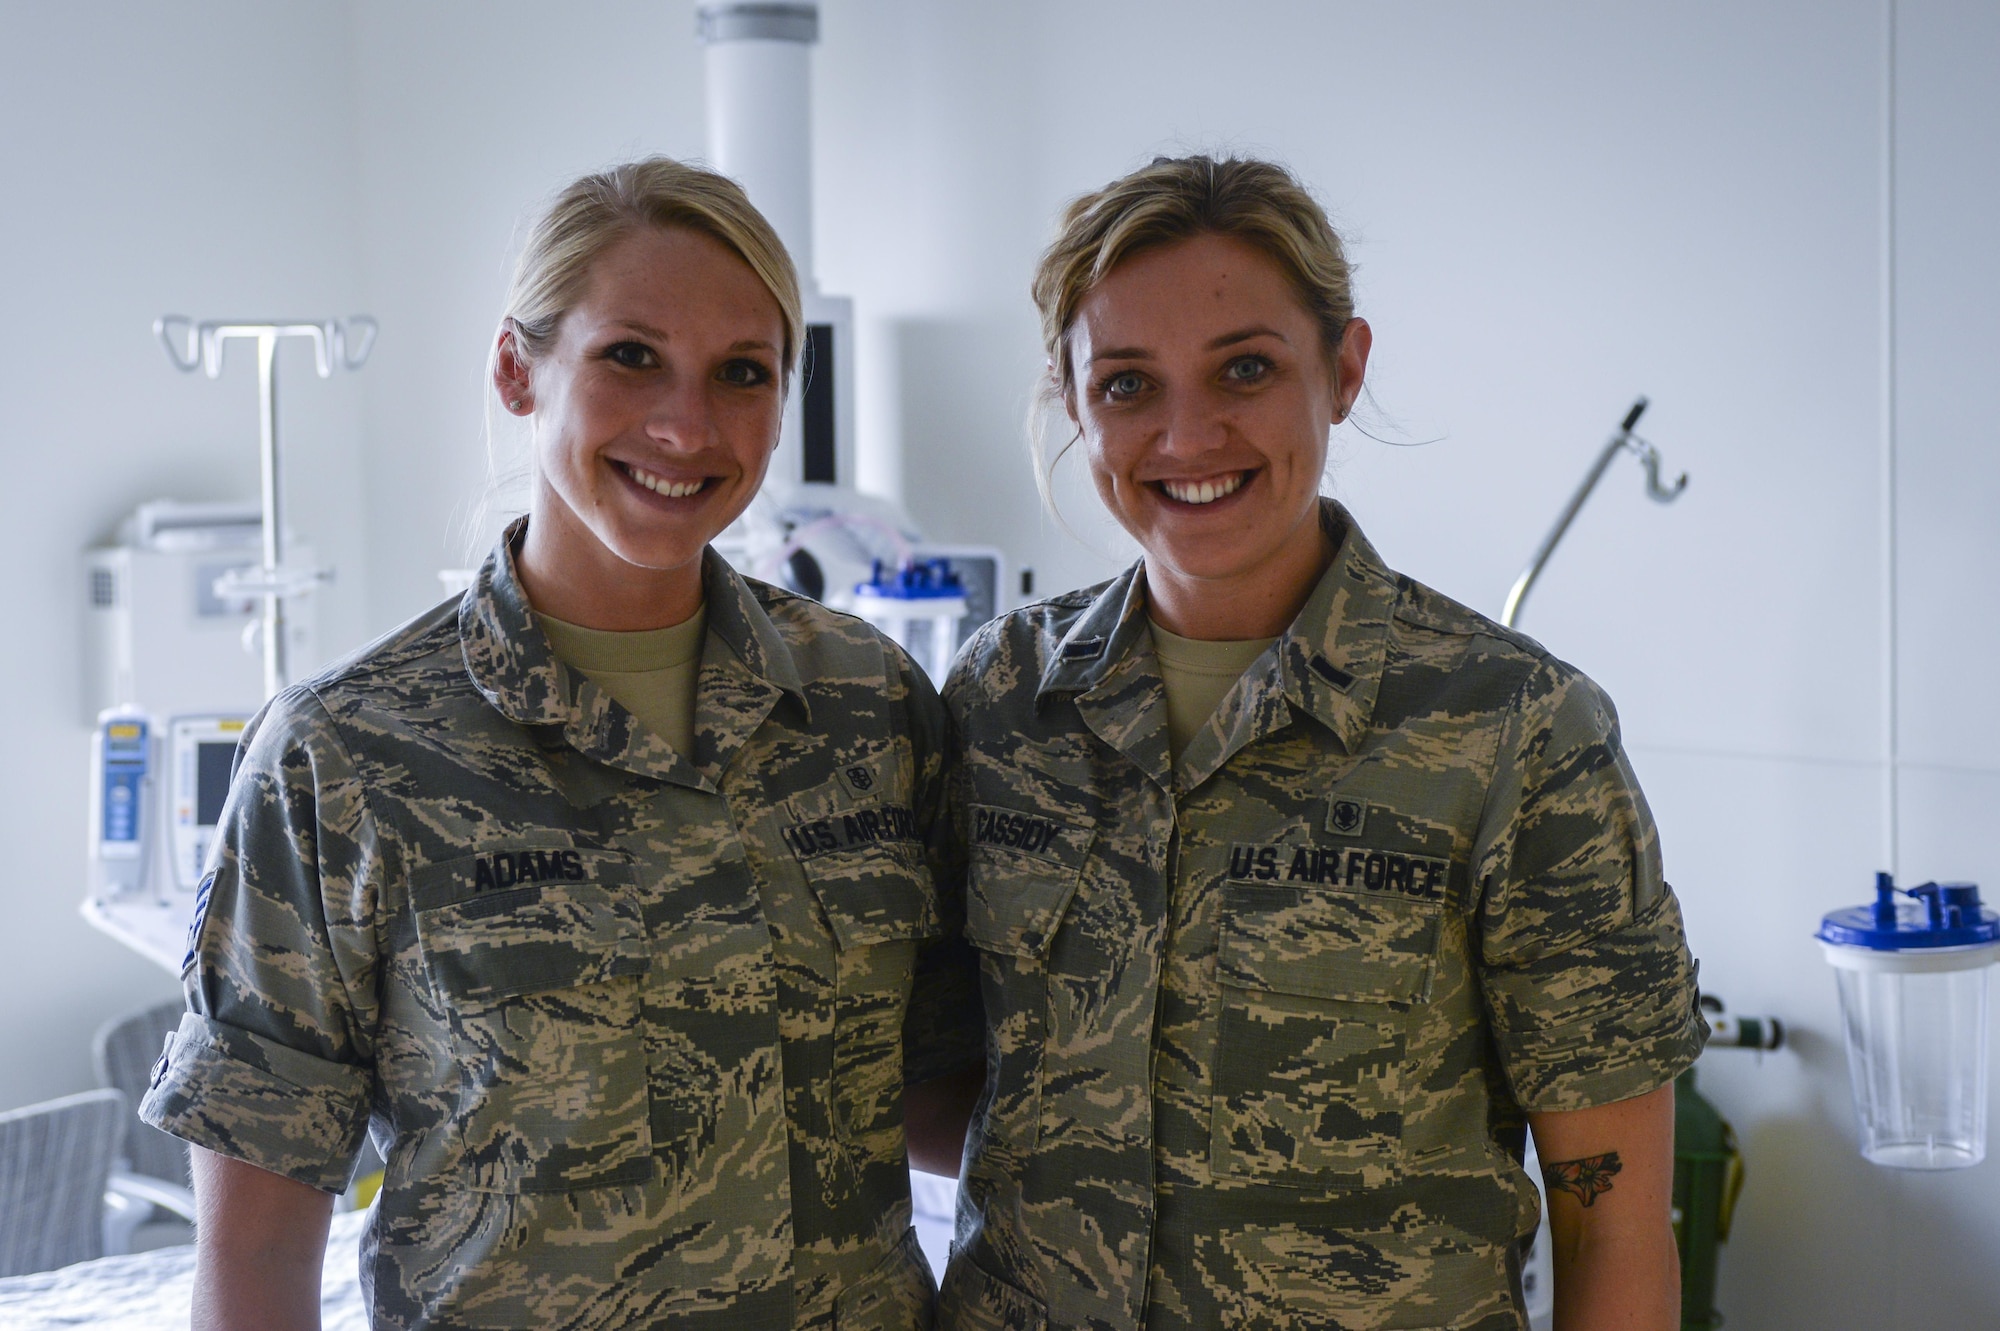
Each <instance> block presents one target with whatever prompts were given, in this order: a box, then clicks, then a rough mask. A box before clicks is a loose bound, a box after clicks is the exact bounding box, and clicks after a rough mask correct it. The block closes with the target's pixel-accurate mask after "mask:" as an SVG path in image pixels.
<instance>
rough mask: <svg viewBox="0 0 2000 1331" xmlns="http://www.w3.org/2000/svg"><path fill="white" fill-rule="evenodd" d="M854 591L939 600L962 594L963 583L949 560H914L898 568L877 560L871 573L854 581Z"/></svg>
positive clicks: (894, 598) (892, 597)
mask: <svg viewBox="0 0 2000 1331" xmlns="http://www.w3.org/2000/svg"><path fill="white" fill-rule="evenodd" d="M854 590H855V593H856V594H857V595H860V596H878V597H881V598H883V599H885V600H891V601H942V600H955V599H958V598H960V597H963V596H964V595H965V584H964V583H963V582H961V581H959V577H958V572H957V570H955V569H954V568H952V566H951V561H950V560H949V559H917V560H912V561H911V562H909V563H908V564H905V565H904V566H903V567H901V568H899V569H887V568H885V567H883V564H882V561H881V560H879V559H878V560H876V561H875V568H874V575H873V576H872V577H870V578H869V580H868V581H866V582H858V583H856V584H855V585H854Z"/></svg>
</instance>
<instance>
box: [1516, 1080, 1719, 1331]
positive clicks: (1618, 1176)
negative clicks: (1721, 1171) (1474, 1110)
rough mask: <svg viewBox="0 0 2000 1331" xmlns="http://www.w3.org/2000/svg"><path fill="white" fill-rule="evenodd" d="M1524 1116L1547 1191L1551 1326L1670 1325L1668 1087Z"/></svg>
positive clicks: (1659, 1330)
mask: <svg viewBox="0 0 2000 1331" xmlns="http://www.w3.org/2000/svg"><path fill="white" fill-rule="evenodd" d="M1528 1122H1529V1125H1530V1127H1531V1128H1532V1129H1533V1131H1534V1134H1535V1150H1536V1151H1537V1152H1538V1153H1539V1154H1540V1156H1541V1158H1542V1179H1543V1182H1544V1183H1545V1184H1546V1186H1547V1190H1548V1199H1549V1238H1550V1240H1551V1243H1552V1246H1553V1248H1554V1253H1553V1254H1552V1255H1553V1256H1554V1258H1555V1281H1556V1331H1679V1328H1680V1324H1681V1316H1680V1306H1681V1268H1680V1252H1679V1250H1678V1249H1677V1248H1676V1247H1675V1245H1674V1228H1673V1208H1672V1202H1673V1191H1674V1088H1673V1086H1672V1085H1671V1084H1669V1085H1666V1086H1662V1087H1660V1088H1658V1089H1657V1090H1654V1091H1650V1092H1648V1093H1647V1094H1645V1095H1641V1096H1637V1097H1635V1098H1633V1099H1630V1100H1621V1101H1617V1102H1615V1103H1613V1104H1608V1105H1600V1106H1597V1107H1595V1108H1590V1109H1577V1110H1571V1111H1568V1112H1558V1113H1531V1114H1530V1115H1529V1116H1528Z"/></svg>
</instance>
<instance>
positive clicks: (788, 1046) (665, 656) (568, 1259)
mask: <svg viewBox="0 0 2000 1331" xmlns="http://www.w3.org/2000/svg"><path fill="white" fill-rule="evenodd" d="M508 308H509V315H508V318H507V319H506V320H505V322H504V324H503V325H502V328H501V330H500V333H499V336H498V339H497V350H496V354H495V357H494V367H493V378H494V383H495V386H496V388H497V391H498V393H499V397H500V401H501V403H502V404H503V405H504V407H505V408H506V410H507V411H509V412H511V413H513V414H515V415H517V416H521V417H526V418H530V419H531V421H532V424H533V430H534V441H535V444H534V451H535V464H536V478H535V487H534V496H533V501H532V505H531V509H530V513H529V516H528V518H527V519H526V520H525V522H524V523H521V522H517V523H516V524H515V525H514V526H512V527H511V528H509V529H508V531H507V533H506V535H505V536H504V537H503V538H502V540H501V542H500V543H499V545H498V546H497V547H496V548H495V549H494V551H493V553H492V555H491V556H490V557H489V558H488V559H487V561H486V564H485V566H484V567H483V568H481V569H480V571H479V574H478V577H477V579H476V580H475V582H474V584H473V586H472V588H471V590H470V591H468V592H467V593H466V594H465V596H464V597H463V598H461V599H459V600H457V601H455V602H452V603H449V604H446V605H443V606H440V607H438V608H437V609H436V610H434V611H432V612H430V613H429V614H426V615H424V616H422V617H421V618H419V619H417V620H415V621H413V622H412V623H410V624H408V625H406V626H405V627H403V628H401V629H399V630H397V631H396V632H395V633H393V634H391V635H390V636H388V637H387V638H385V639H383V640H382V641H380V642H378V643H376V644H374V645H373V646H371V647H368V648H366V649H365V650H364V651H362V652H361V653H360V654H359V655H357V656H355V657H353V658H351V659H349V660H348V661H346V662H344V663H342V664H339V665H336V666H334V667H332V668H331V669H329V670H327V671H326V672H324V673H323V674H321V675H319V676H318V677H316V678H314V679H312V680H309V681H307V682H306V683H305V684H303V685H301V686H299V687H296V688H293V689H290V690H288V691H287V692H286V693H284V694H283V695H281V696H280V697H279V698H278V699H277V700H275V701H274V702H273V703H272V704H271V705H270V706H269V707H268V708H267V709H266V710H265V711H264V713H263V714H262V716H261V717H260V718H259V719H258V721H257V722H256V724H255V725H254V726H253V728H252V731H251V733H250V734H249V735H248V736H247V737H246V738H245V740H244V745H243V749H242V752H241V756H240V758H239V764H238V769H237V774H236V780H235V784H234V787H233V789H232V791H231V795H230V800H229V804H228V808H227V810H226V813H225V815H224V818H223V826H222V828H221V829H220V838H219V840H220V851H219V854H218V856H217V859H216V860H215V862H214V865H213V871H212V873H211V874H210V876H209V879H208V881H207V883H206V884H205V885H204V887H203V889H202V896H203V901H204V905H203V907H202V911H203V913H202V915H201V917H200V919H199V922H198V923H197V925H196V928H195V932H194V936H193V947H192V953H191V955H190V958H189V962H188V969H187V970H186V972H185V978H186V985H187V992H188V1000H189V1008H190V1012H189V1014H188V1016H187V1017H186V1019H185V1020H184V1021H183V1022H182V1024H181V1027H180V1030H179V1031H178V1033H177V1034H176V1035H175V1036H174V1038H173V1039H172V1041H171V1042H170V1044H169V1046H168V1050H167V1053H166V1056H165V1058H164V1059H163V1060H162V1062H161V1065H160V1067H159V1069H158V1071H157V1073H156V1080H155V1087H154V1090H153V1091H152V1093H151V1094H150V1095H149V1096H148V1097H147V1099H146V1101H145V1108H144V1113H145V1116H146V1118H147V1120H148V1121H149V1122H152V1123H155V1124H157V1125H158V1126H160V1127H162V1128H165V1129H167V1130H168V1131H170V1132H174V1133H177V1134H179V1135H180V1136H182V1137H185V1138H186V1139H188V1140H189V1141H190V1142H192V1143H194V1145H195V1146H196V1148H197V1149H196V1150H195V1152H194V1155H195V1161H196V1165H195V1181H196V1190H197V1192H198V1194H199V1195H200V1199H201V1206H202V1222H201V1225H200V1227H199V1229H198V1246H199V1256H198V1264H197V1277H196V1311H195V1323H196V1325H197V1326H202V1327H240V1328H255V1329H256V1331H271V1328H284V1327H304V1326H316V1325H317V1324H318V1310H319V1305H318V1298H317V1289H318V1277H319V1270H320V1260H321V1256H320V1255H321V1251H322V1248H323V1246H324V1243H325V1238H326V1232H327V1224H328V1214H329V1210H330V1208H331V1205H332V1198H333V1195H334V1194H336V1193H338V1192H339V1191H340V1190H341V1189H342V1188H343V1187H345V1186H346V1184H347V1179H348V1174H349V1171H350V1170H351V1168H352V1167H353V1163H354V1160H355V1156H356V1152H357V1151H358V1150H359V1148H360V1144H361V1140H362V1134H363V1133H364V1132H366V1131H368V1130H369V1129H370V1128H371V1126H372V1129H373V1132H374V1138H375V1141H376V1142H377V1143H378V1144H379V1145H380V1146H381V1147H382V1148H383V1150H384V1153H385V1156H386V1160H387V1177H386V1180H385V1182H384V1184H383V1187H382V1193H381V1199H380V1200H379V1201H378V1202H377V1203H376V1207H375V1214H374V1216H373V1218H372V1220H371V1222H370V1226H369V1229H368V1231H367V1237H366V1240H365V1242H364V1244H363V1248H362V1272H361V1275H362V1284H363V1288H364V1290H367V1291H368V1292H369V1294H370V1295H371V1297H372V1300H373V1317H374V1325H375V1326H377V1327H426V1328H440V1329H442V1328H473V1327H481V1328H484V1327H509V1328H525V1327H535V1328H636V1327H667V1326H672V1327H675V1328H693V1329H699V1328H703V1327H712V1328H722V1327H728V1328H760V1329H761V1328H784V1327H828V1328H831V1327H834V1326H836V1325H838V1326H839V1327H841V1328H848V1327H868V1328H884V1329H886V1328H910V1327H919V1326H928V1325H929V1323H930V1317H931V1304H932V1301H933V1297H934V1296H933V1290H932V1285H931V1280H930V1275H929V1272H928V1269H927V1268H926V1266H925V1264H924V1259H923V1255H922V1253H921V1251H920V1250H919V1249H918V1247H917V1245H916V1242H915V1237H914V1234H913V1232H912V1231H911V1230H910V1228H909V1223H910V1203H909V1190H908V1189H909V1179H908V1174H907V1172H906V1164H905V1157H904V1146H903V1133H902V1125H901V1114H900V1109H899V1101H900V1098H901V1093H902V1085H903V1073H902V1068H903V1063H902V1055H901V1041H902V1031H903V1016H904V1009H905V1004H906V1000H907V996H908V993H909V989H910V971H911V966H912V961H913V957H914V954H915V950H916V947H917V943H918V940H920V939H923V938H925V937H928V936H931V935H934V934H935V933H936V932H937V909H936V906H937V903H936V901H935V898H934V895H933V889H932V878H931V875H930V873H929V872H928V870H927V867H926V851H925V846H924V837H925V834H926V831H927V829H928V828H929V827H930V826H931V824H932V822H933V819H934V815H935V809H936V806H937V803H938V800H939V798H940V797H939V781H940V764H941V757H940V736H941V725H942V711H941V709H940V707H939V704H938V701H937V697H936V694H935V693H934V692H933V691H932V690H931V688H930V686H929V684H928V683H927V682H926V681H925V679H924V677H923V675H922V674H921V673H920V672H919V671H918V670H917V669H916V668H915V667H914V666H913V665H912V664H911V662H910V661H909V659H908V658H907V657H905V656H904V655H903V654H902V652H901V651H900V650H899V649H897V648H896V647H895V646H894V645H893V644H892V643H890V642H888V641H887V640H886V639H884V638H883V637H882V636H881V635H879V634H877V633H876V632H874V631H873V630H872V629H870V628H869V627H868V626H867V625H865V624H863V623H861V622H860V621H858V620H855V619H852V618H850V617H848V616H846V615H840V614H835V613H833V612H831V611H828V610H826V609H823V608H822V607H820V606H819V605H817V604H815V603H813V602H811V601H808V600H804V599H801V598H799V597H796V596H792V595H790V594H788V593H786V592H783V591H779V590H777V589H775V588H772V587H768V586H765V585H763V584H761V583H756V582H751V581H749V580H747V579H745V578H742V577H740V576H738V575H737V574H736V573H735V572H734V571H733V570H732V569H731V568H730V567H729V566H728V565H727V564H725V563H723V562H722V561H721V560H719V559H718V558H717V557H716V556H715V555H714V553H713V552H712V551H709V550H708V549H707V548H706V547H707V544H708V542H709V541H710V540H711V539H712V538H713V537H714V536H715V535H716V534H717V533H719V532H720V531H721V530H722V529H723V528H724V526H725V525H727V524H728V523H729V522H730V521H731V520H732V519H734V518H735V517H736V516H737V515H738V514H739V513H741V512H742V511H743V508H744V506H745V505H746V504H747V503H748V502H749V501H750V498H751V496H752V494H754V493H755V491H756V489H757V487H758V485H759V484H760V483H761V482H762V480H763V477H764V472H765V468H766V465H767V463H768V462H769V460H770V456H771V450H772V448H773V446H774V445H775V443H776V441H777V437H778V428H779V421H780V417H781V414H782V410H783V404H784V398H785V393H786V391H787V388H788V385H789V384H790V381H791V377H792V374H793V370H794V366H795V364H796V362H797V356H798V349H799V346H800V341H801V316H800V304H799V294H798V286H797V281H796V279H795V277H794V275H793V271H792V265H791V262H790V260H789V259H788V258H787V257H786V255H785V252H784V249H783V247H782V246H781V245H780V243H779V241H778V238H777V236H776V235H775V234H774V233H773V232H772V230H771V228H770V227H769V225H768V224H766V222H765V221H764V219H763V218H762V217H760V216H759V215H758V214H757V213H756V212H755V211H754V210H753V209H752V208H751V206H750V204H749V201H748V200H747V199H746V198H745V197H744V195H743V193H742V191H741V190H740V189H738V188H737V187H736V186H735V185H734V184H732V183H730V182H729V181H727V180H724V179H722V178H721V177H718V176H714V175H711V174H709V173H707V172H704V171H698V170H694V169H691V168H688V167H685V166H682V165H680V164H678V163H675V162H671V161H668V160H666V159H662V158H655V159H651V160H647V161H642V162H637V163H633V164H630V165H627V166H622V167H619V168H617V169H615V170H612V171H609V172H607V173H604V174H602V175H597V176H591V177H586V178H585V179H583V180H580V181H578V182H577V183H576V184H574V185H573V186H571V187H570V188H569V189H567V190H566V191H564V192H563V193H562V195H561V196H560V197H559V198H558V199H557V200H556V202H555V204H554V206H553V208H552V210H551V211H550V213H549V214H548V216H547V217H546V218H545V219H544V220H543V221H542V222H541V223H540V224H539V226H538V227H537V228H536V229H535V231H534V233H533V235H532V236H531V237H530V239H529V242H528V245H527V248H526V252H525V254H524V256H523V258H522V260H521V263H520V266H519V270H518V272H517V275H516V279H515V283H514V289H513V293H512V295H511V298H510V303H509V307H508Z"/></svg>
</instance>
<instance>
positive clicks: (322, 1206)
mask: <svg viewBox="0 0 2000 1331" xmlns="http://www.w3.org/2000/svg"><path fill="white" fill-rule="evenodd" d="M188 1151H189V1154H190V1155H191V1156H192V1157H193V1164H194V1196H195V1209H196V1217H197V1218H196V1221H195V1230H194V1244H195V1248H194V1252H195V1257H194V1317H193V1325H194V1331H318V1329H319V1273H320V1264H321V1263H322V1262H323V1261H324V1260H325V1259H326V1231H327V1225H328V1224H329V1223H330V1222H331V1220H332V1218H333V1198H332V1197H331V1196H329V1195H328V1194H326V1193H324V1192H321V1191H320V1190H319V1189H318V1188H313V1187H308V1186H307V1185H305V1184H303V1183H299V1182H297V1181H295V1180H293V1179H288V1178H286V1177H284V1176H283V1175H282V1174H273V1173H271V1172H269V1171H268V1170H263V1169H259V1168H257V1167H256V1166H255V1165H246V1164H244V1163H243V1162H242V1161H241V1160H232V1159H230V1158H229V1157H228V1156H225V1155H217V1154H215V1153H214V1152H213V1151H204V1150H203V1149H202V1148H201V1147H199V1146H191V1147H189V1148H188Z"/></svg>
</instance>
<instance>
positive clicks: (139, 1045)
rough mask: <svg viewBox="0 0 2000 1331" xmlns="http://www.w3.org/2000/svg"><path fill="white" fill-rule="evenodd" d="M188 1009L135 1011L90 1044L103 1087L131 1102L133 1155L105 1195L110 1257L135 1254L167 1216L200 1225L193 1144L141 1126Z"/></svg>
mask: <svg viewBox="0 0 2000 1331" xmlns="http://www.w3.org/2000/svg"><path fill="white" fill-rule="evenodd" d="M182 1010H183V1009H182V1007H181V1005H180V1004H179V1003H178V1002H171V1003H156V1004H154V1005H153V1006H152V1007H149V1008H142V1009H140V1010H139V1011H137V1012H128V1013H126V1014H125V1015H124V1016H122V1017H115V1018H113V1019H112V1020H110V1021H107V1022H106V1023H104V1025H102V1026H100V1027H98V1028H97V1035H96V1037H95V1038H94V1039H92V1040H91V1042H90V1057H91V1061H92V1062H93V1063H94V1064H95V1065H96V1067H97V1081H98V1084H99V1085H100V1086H107V1087H110V1088H112V1089H113V1090H117V1091H122V1092H124V1094H125V1097H126V1099H127V1101H128V1102H129V1104H130V1109H129V1111H128V1113H127V1115H126V1123H125V1150H124V1152H123V1154H121V1155H120V1157H119V1158H118V1160H117V1161H116V1163H115V1164H114V1165H113V1166H112V1170H111V1180H110V1195H109V1196H108V1197H106V1198H105V1212H104V1251H105V1253H106V1254H107V1255H112V1254H117V1253H126V1252H131V1251H132V1249H133V1247H134V1245H135V1243H136V1242H137V1236H138V1235H139V1234H140V1227H141V1226H143V1225H147V1224H148V1223H150V1222H152V1221H154V1220H157V1219H159V1218H160V1216H161V1213H162V1212H164V1213H165V1214H166V1215H168V1216H171V1217H173V1218H174V1219H176V1220H178V1221H180V1222H181V1223H182V1224H183V1225H192V1224H193V1223H194V1193H193V1192H191V1191H189V1182H190V1180H189V1176H188V1148H187V1143H186V1142H184V1141H182V1140H181V1139H180V1138H178V1137H173V1136H169V1135H168V1134H167V1133H164V1132H161V1131H160V1130H159V1129H158V1128H156V1127H153V1126H151V1125H150V1124H147V1123H144V1122H141V1121H140V1119H139V1115H138V1108H139V1101H141V1100H143V1099H144V1098H145V1096H146V1091H147V1089H148V1088H149V1087H150V1086H151V1085H152V1081H153V1064H155V1063H157V1062H158V1061H159V1059H160V1050H161V1048H162V1046H164V1045H165V1044H166V1040H167V1035H168V1033H169V1032H171V1031H172V1030H173V1029H174V1028H175V1027H176V1026H179V1025H180V1023H181V1012H182ZM147 1232H149V1233H155V1234H157V1231H147ZM166 1232H167V1239H166V1241H168V1242H184V1241H185V1240H184V1239H182V1238H179V1237H177V1233H178V1234H184V1233H185V1232H186V1231H185V1229H182V1230H180V1231H174V1230H172V1229H169V1230H168V1231H166ZM159 1241H161V1240H160V1239H159V1238H158V1237H155V1238H154V1239H152V1240H151V1242H153V1243H157V1242H159Z"/></svg>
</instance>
